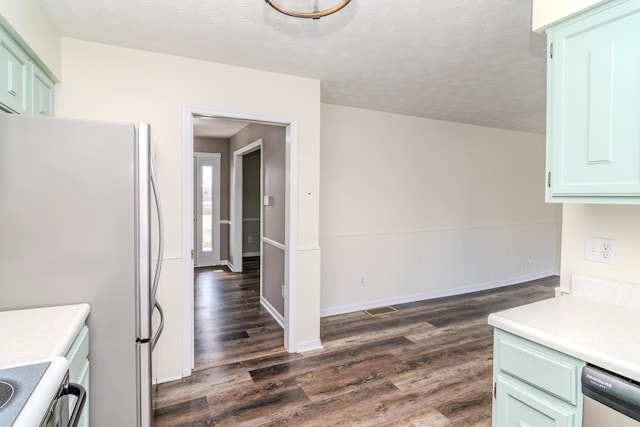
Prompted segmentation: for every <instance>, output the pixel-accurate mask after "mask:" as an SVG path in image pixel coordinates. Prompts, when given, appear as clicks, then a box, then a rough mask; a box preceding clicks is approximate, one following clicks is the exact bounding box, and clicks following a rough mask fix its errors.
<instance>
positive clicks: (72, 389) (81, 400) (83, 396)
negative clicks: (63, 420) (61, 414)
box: [62, 383, 87, 427]
mask: <svg viewBox="0 0 640 427" xmlns="http://www.w3.org/2000/svg"><path fill="white" fill-rule="evenodd" d="M67 394H72V395H74V396H77V397H78V400H77V401H76V406H75V407H74V408H73V412H72V413H71V417H69V424H67V425H68V427H77V426H78V423H79V422H80V416H81V414H82V409H83V408H84V404H85V402H86V401H87V390H85V388H84V387H82V386H81V385H80V384H75V383H69V384H67V385H66V386H65V387H64V390H63V391H62V395H67Z"/></svg>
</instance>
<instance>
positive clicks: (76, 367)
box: [66, 326, 89, 383]
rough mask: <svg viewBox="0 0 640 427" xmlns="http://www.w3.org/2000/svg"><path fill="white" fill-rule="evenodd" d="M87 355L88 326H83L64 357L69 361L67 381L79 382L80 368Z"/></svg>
mask: <svg viewBox="0 0 640 427" xmlns="http://www.w3.org/2000/svg"><path fill="white" fill-rule="evenodd" d="M88 357H89V328H88V327H87V326H83V327H82V329H80V332H78V335H77V336H76V339H75V341H74V342H73V345H71V348H70V349H69V351H68V352H67V355H66V358H67V360H68V361H69V381H70V382H72V383H78V382H80V377H81V374H82V368H83V366H84V364H85V362H86V361H87V359H88Z"/></svg>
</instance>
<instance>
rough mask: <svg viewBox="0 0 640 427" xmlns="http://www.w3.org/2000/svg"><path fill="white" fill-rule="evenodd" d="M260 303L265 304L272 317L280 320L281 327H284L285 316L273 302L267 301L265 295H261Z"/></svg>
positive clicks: (277, 320)
mask: <svg viewBox="0 0 640 427" xmlns="http://www.w3.org/2000/svg"><path fill="white" fill-rule="evenodd" d="M260 305H261V306H263V307H264V309H265V310H267V311H268V312H269V314H270V315H271V317H273V318H274V319H275V321H276V322H278V325H280V327H281V328H282V329H284V317H282V315H281V314H280V313H278V310H276V309H275V307H274V306H272V305H271V303H270V302H269V301H267V299H266V298H265V297H263V296H260Z"/></svg>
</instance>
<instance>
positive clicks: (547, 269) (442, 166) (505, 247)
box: [320, 104, 561, 315]
mask: <svg viewBox="0 0 640 427" xmlns="http://www.w3.org/2000/svg"><path fill="white" fill-rule="evenodd" d="M544 141H545V140H544V135H537V134H529V133H522V132H514V131H507V130H499V129H491V128H484V127H478V126H471V125H464V124H458V123H449V122H443V121H436V120H428V119H421V118H416V117H409V116H401V115H395V114H387V113H380V112H375V111H369V110H362V109H356V108H349V107H341V106H336V105H327V104H323V105H322V147H321V200H322V204H321V208H320V214H321V216H320V241H321V246H322V248H323V249H322V303H321V306H322V313H323V314H325V315H326V314H332V313H338V312H345V311H352V310H356V309H360V308H363V307H365V306H368V307H372V306H376V305H382V303H394V302H400V301H410V300H416V299H422V298H427V297H433V296H440V295H447V294H455V293H459V292H463V291H469V290H474V289H480V288H485V287H491V286H496V285H500V284H507V283H513V282H514V281H523V280H527V279H530V278H535V277H542V276H545V275H549V274H552V273H555V274H557V273H558V269H559V241H560V239H559V233H560V221H561V207H560V206H559V205H549V204H545V203H544V170H545V166H544V162H545V144H544ZM361 278H363V281H364V286H361V283H360V282H361Z"/></svg>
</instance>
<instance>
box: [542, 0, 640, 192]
mask: <svg viewBox="0 0 640 427" xmlns="http://www.w3.org/2000/svg"><path fill="white" fill-rule="evenodd" d="M634 7H635V9H636V10H633V9H634ZM638 40H640V9H638V7H637V5H635V6H634V4H633V2H627V3H622V4H619V5H617V6H615V7H611V8H609V9H606V10H604V11H603V12H601V13H598V14H595V15H592V16H589V17H587V18H585V19H582V20H578V21H577V22H575V23H572V24H570V25H567V26H566V27H563V28H560V29H558V30H557V31H553V32H552V33H551V34H550V37H549V41H550V43H553V49H554V58H553V59H549V70H550V73H549V80H550V85H551V86H550V91H549V95H550V99H549V102H551V103H552V104H553V105H552V106H551V108H550V113H551V114H553V117H551V118H550V120H549V124H550V132H549V135H548V136H549V138H550V140H551V142H552V149H551V164H550V168H551V171H552V173H553V175H552V177H551V193H552V194H553V195H554V196H588V195H611V196H637V195H639V194H640V120H638V118H640V78H639V76H640V46H639V45H638Z"/></svg>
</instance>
